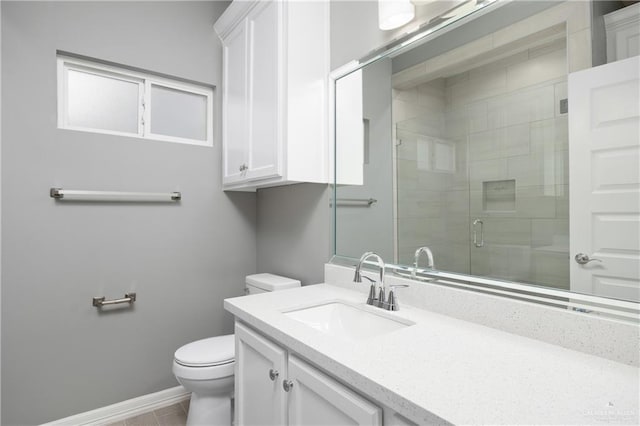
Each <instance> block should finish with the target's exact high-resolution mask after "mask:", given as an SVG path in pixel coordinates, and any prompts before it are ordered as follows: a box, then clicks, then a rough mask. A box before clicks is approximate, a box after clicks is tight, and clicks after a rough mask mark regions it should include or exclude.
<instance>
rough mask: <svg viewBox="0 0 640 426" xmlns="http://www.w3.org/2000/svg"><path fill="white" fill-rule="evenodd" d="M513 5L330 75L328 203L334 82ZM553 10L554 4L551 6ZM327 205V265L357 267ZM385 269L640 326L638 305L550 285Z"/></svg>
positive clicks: (465, 18)
mask: <svg viewBox="0 0 640 426" xmlns="http://www.w3.org/2000/svg"><path fill="white" fill-rule="evenodd" d="M512 2H515V0H485V1H484V2H481V3H480V4H478V5H477V6H476V8H475V9H474V10H471V11H469V12H468V13H467V14H464V15H461V16H456V17H453V18H449V19H446V20H442V19H438V18H436V19H433V20H431V21H430V22H428V23H426V24H423V25H422V26H420V27H419V28H418V29H417V30H415V31H414V32H412V33H408V34H406V35H405V36H403V37H401V38H399V39H396V40H394V41H392V42H390V43H389V44H387V45H385V46H383V47H381V48H379V49H375V50H373V51H372V52H371V53H369V54H368V55H366V56H364V57H363V58H360V59H358V60H354V61H351V62H349V63H348V64H346V65H344V66H342V67H339V68H337V69H336V70H334V71H333V72H332V73H331V74H330V76H329V77H330V82H329V83H330V99H329V102H330V108H331V114H330V117H331V123H330V125H331V135H332V138H333V141H332V142H331V143H330V147H331V153H330V158H332V163H331V164H332V169H331V170H330V176H332V185H331V186H332V190H331V194H332V195H331V197H332V200H335V199H337V185H336V169H337V167H336V164H337V163H336V161H337V158H336V151H337V150H336V146H335V144H336V139H337V138H336V126H335V122H336V117H335V99H336V85H337V80H339V79H340V78H342V77H345V76H347V75H349V74H351V73H353V72H355V71H357V70H361V69H363V68H364V67H366V66H367V65H369V64H371V63H373V62H375V61H377V60H379V59H383V58H394V57H396V56H398V55H400V54H402V53H405V52H407V51H409V50H410V49H413V48H415V47H417V46H420V45H422V44H424V43H427V42H429V41H431V40H433V39H435V38H437V37H441V36H442V35H444V34H446V33H448V32H449V31H451V30H454V29H456V28H458V27H461V26H463V25H466V24H468V23H470V22H472V21H474V20H476V19H478V18H479V17H481V16H483V15H485V14H488V13H492V12H494V11H495V10H498V9H499V8H501V7H503V6H505V5H507V4H509V3H512ZM559 4H562V2H558V5H559ZM555 6H556V5H554V6H551V7H555ZM556 24H557V23H556ZM556 24H553V25H556ZM566 24H567V21H565V25H566ZM330 205H331V234H332V254H333V255H332V257H331V259H330V261H329V263H331V264H335V265H340V266H347V267H355V266H356V264H357V263H358V259H355V258H351V257H347V256H341V255H339V254H337V244H336V240H337V238H336V220H337V206H336V203H333V202H331V203H330ZM385 265H386V267H387V271H391V273H392V274H394V275H396V276H398V277H400V278H407V279H413V280H416V281H419V282H423V283H429V284H435V285H443V286H447V287H453V288H458V289H465V290H468V291H473V292H478V293H484V294H491V295H494V296H499V297H507V298H512V299H517V300H523V301H527V302H533V303H540V304H545V305H548V306H552V307H556V308H560V309H569V310H572V311H574V312H577V313H578V312H579V313H595V314H597V315H602V316H604V317H608V318H614V319H618V320H624V321H628V322H634V323H638V322H640V316H639V314H640V303H638V302H633V301H628V300H621V299H614V298H608V297H602V296H595V295H589V294H583V293H575V292H571V291H568V290H561V289H555V288H552V287H544V286H541V285H535V284H525V283H519V282H512V281H506V280H501V279H495V278H489V277H483V276H473V275H466V274H461V273H455V272H446V271H438V270H431V269H423V268H414V267H410V266H406V265H399V264H394V263H385ZM364 266H365V267H375V266H376V265H375V264H374V263H369V262H365V265H364ZM414 269H415V278H412V275H411V273H412V272H414Z"/></svg>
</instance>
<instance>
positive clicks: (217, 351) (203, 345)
mask: <svg viewBox="0 0 640 426" xmlns="http://www.w3.org/2000/svg"><path fill="white" fill-rule="evenodd" d="M235 356H236V350H235V336H234V335H233V334H227V335H226V336H217V337H209V338H207V339H202V340H196V341H195V342H191V343H188V344H186V345H184V346H182V347H180V348H179V349H178V350H177V351H176V353H175V355H174V359H175V361H176V362H177V363H178V364H180V365H184V366H185V367H213V366H216V365H224V364H228V363H230V362H233V361H234V360H235Z"/></svg>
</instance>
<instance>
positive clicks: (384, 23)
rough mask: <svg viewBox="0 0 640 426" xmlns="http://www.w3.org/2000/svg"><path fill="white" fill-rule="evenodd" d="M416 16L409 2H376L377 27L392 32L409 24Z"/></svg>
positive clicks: (394, 0) (381, 0)
mask: <svg viewBox="0 0 640 426" xmlns="http://www.w3.org/2000/svg"><path fill="white" fill-rule="evenodd" d="M415 15H416V8H415V6H414V5H413V3H411V0H378V27H379V28H380V29H381V30H393V29H394V28H398V27H401V26H403V25H404V24H406V23H407V22H410V21H411V20H412V19H413V18H414V17H415Z"/></svg>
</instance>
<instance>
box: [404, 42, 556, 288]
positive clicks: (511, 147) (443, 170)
mask: <svg viewBox="0 0 640 426" xmlns="http://www.w3.org/2000/svg"><path fill="white" fill-rule="evenodd" d="M566 73H567V52H566V40H565V39H560V40H557V41H554V42H551V43H548V44H546V45H544V46H541V47H536V48H534V49H529V50H526V51H523V52H520V53H518V54H515V55H513V56H510V57H508V58H506V59H502V60H500V61H497V62H493V63H490V64H488V65H484V66H482V67H479V68H475V69H472V70H469V71H466V72H464V73H461V74H458V75H454V76H450V77H447V78H440V79H437V80H434V81H431V82H429V83H426V84H422V85H420V86H417V87H414V88H411V89H408V90H396V91H394V105H393V111H394V124H396V139H397V143H398V145H397V183H398V185H397V203H398V212H397V220H398V223H397V225H398V256H399V261H400V262H401V263H405V264H406V263H411V262H412V260H413V259H412V256H413V251H414V250H415V249H416V248H417V247H419V246H421V245H427V246H429V247H431V248H432V250H433V251H434V255H435V261H436V267H437V268H438V269H442V270H450V271H456V272H461V273H471V274H473V275H483V276H492V277H497V278H504V279H509V280H514V281H523V282H534V283H540V284H543V285H548V286H554V287H561V288H568V285H569V284H568V281H569V277H568V273H569V271H568V235H569V219H568V189H569V187H568V155H567V149H568V134H567V114H566V113H564V112H563V111H561V109H560V100H561V99H565V98H566V97H567V94H566ZM476 219H478V220H481V221H482V222H483V224H484V225H483V226H484V246H483V247H475V245H474V244H473V225H472V223H473V221H474V220H476ZM475 229H476V231H477V241H478V243H480V225H479V224H478V225H476V227H475Z"/></svg>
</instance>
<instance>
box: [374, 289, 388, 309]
mask: <svg viewBox="0 0 640 426" xmlns="http://www.w3.org/2000/svg"><path fill="white" fill-rule="evenodd" d="M385 299H386V296H385V295H384V286H382V285H381V286H380V291H379V292H378V301H377V303H376V306H378V307H379V308H384V307H385V303H386V302H385Z"/></svg>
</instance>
